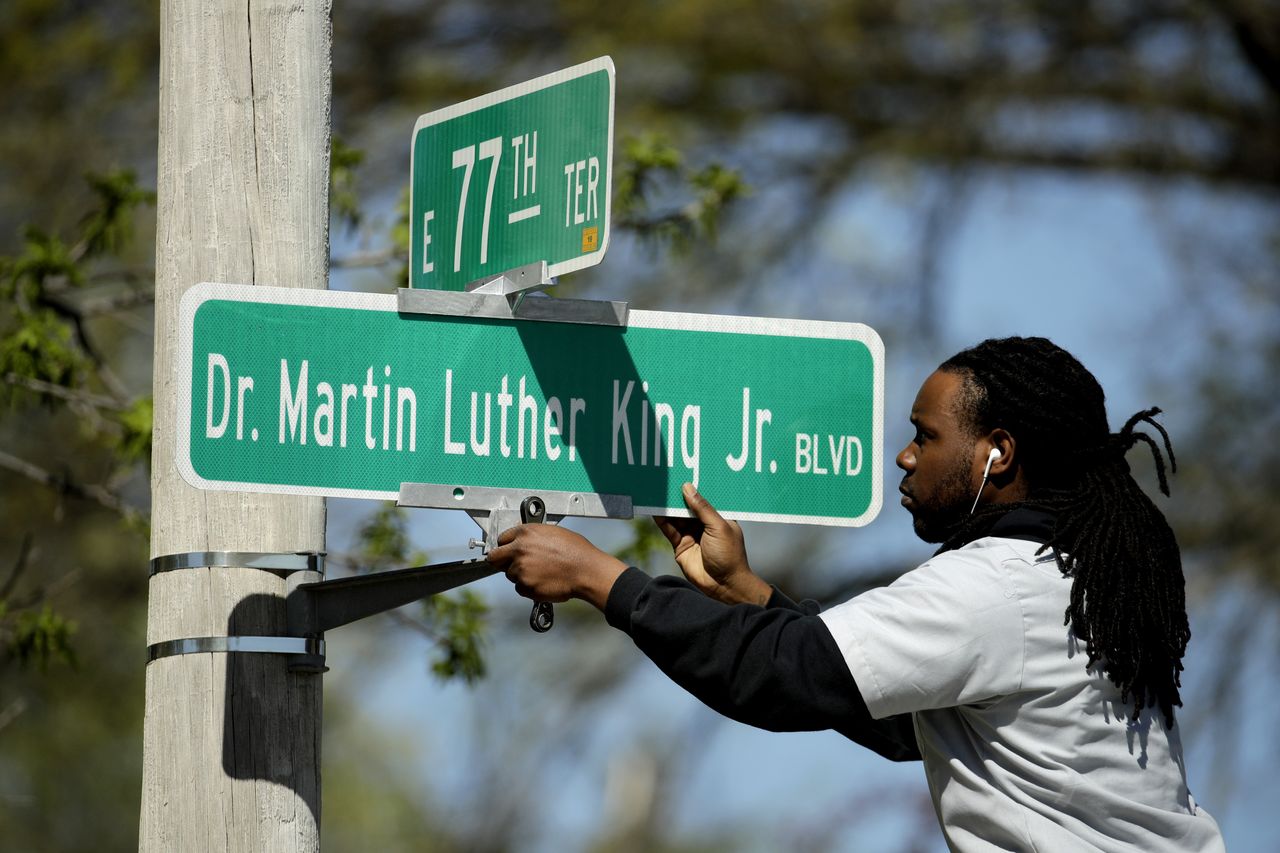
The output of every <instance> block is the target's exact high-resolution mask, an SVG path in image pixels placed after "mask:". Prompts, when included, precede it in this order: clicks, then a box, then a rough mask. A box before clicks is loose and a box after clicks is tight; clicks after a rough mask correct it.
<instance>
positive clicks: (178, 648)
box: [147, 637, 324, 663]
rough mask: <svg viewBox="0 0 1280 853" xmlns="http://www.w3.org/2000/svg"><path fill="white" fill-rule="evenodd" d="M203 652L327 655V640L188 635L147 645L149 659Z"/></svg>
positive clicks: (148, 660)
mask: <svg viewBox="0 0 1280 853" xmlns="http://www.w3.org/2000/svg"><path fill="white" fill-rule="evenodd" d="M201 652H215V653H231V652H256V653H259V654H271V655H315V656H318V657H324V640H319V639H315V638H310V637H188V638H187V639H183V640H165V641H164V642H162V643H152V644H151V645H149V646H147V663H151V662H152V661H153V660H159V659H160V658H167V657H172V656H174V655H192V654H199V653H201Z"/></svg>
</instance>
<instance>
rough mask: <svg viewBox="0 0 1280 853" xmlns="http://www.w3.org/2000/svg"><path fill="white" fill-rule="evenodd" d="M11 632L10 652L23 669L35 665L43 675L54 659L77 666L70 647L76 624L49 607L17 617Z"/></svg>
mask: <svg viewBox="0 0 1280 853" xmlns="http://www.w3.org/2000/svg"><path fill="white" fill-rule="evenodd" d="M3 618H4V604H3V602H0V620H3ZM0 624H3V623H2V622H0ZM12 631H13V634H12V636H11V637H10V638H9V642H8V647H9V651H10V653H11V654H13V656H14V657H15V658H17V659H18V662H19V663H20V664H22V665H23V666H29V665H30V664H32V663H35V665H36V666H37V667H39V668H40V671H41V672H43V671H45V670H46V669H48V667H49V663H50V662H51V661H53V660H62V661H64V662H66V663H67V664H69V665H71V666H73V667H74V666H76V665H77V660H76V654H75V649H74V648H73V647H72V644H71V637H72V635H73V634H75V632H76V624H75V623H74V622H69V621H67V620H66V619H64V618H63V617H61V616H59V615H58V614H57V613H55V612H53V610H52V608H50V607H49V605H47V604H46V605H45V606H44V607H43V608H41V609H40V610H39V611H29V612H25V613H20V614H18V617H17V619H16V620H15V623H14V625H13V627H12Z"/></svg>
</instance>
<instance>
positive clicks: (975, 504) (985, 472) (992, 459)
mask: <svg viewBox="0 0 1280 853" xmlns="http://www.w3.org/2000/svg"><path fill="white" fill-rule="evenodd" d="M995 461H996V454H994V453H992V454H991V455H990V456H988V457H987V466H986V467H985V468H983V469H982V484H981V485H980V486H978V493H977V494H976V495H974V496H973V506H972V507H970V508H969V515H973V513H974V511H975V510H977V508H978V501H979V500H981V499H982V490H983V489H985V488H986V487H987V478H988V477H989V476H991V463H992V462H995Z"/></svg>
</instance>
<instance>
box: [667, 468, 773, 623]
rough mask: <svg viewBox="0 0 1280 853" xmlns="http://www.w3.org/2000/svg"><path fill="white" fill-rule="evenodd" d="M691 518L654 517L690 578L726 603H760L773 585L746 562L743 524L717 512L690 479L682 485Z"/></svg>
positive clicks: (700, 588)
mask: <svg viewBox="0 0 1280 853" xmlns="http://www.w3.org/2000/svg"><path fill="white" fill-rule="evenodd" d="M681 493H682V495H683V497H684V502H685V506H687V507H688V508H689V512H690V513H692V515H693V517H692V518H665V517H656V518H654V521H655V522H656V523H657V525H658V529H659V530H661V531H662V533H663V535H664V536H666V537H667V541H668V542H670V543H671V547H672V550H674V551H675V558H676V563H677V564H678V565H679V566H680V570H681V571H682V572H684V576H685V577H686V578H688V580H689V582H690V583H692V584H693V585H694V586H696V587H697V588H698V589H699V590H701V591H702V592H703V593H705V594H706V595H709V596H711V597H712V598H715V599H719V600H720V601H723V602H725V603H727V604H741V603H744V602H749V603H752V604H763V603H764V602H766V601H768V600H769V596H770V594H772V592H773V590H772V588H771V587H770V586H769V585H768V584H767V583H765V582H764V581H763V580H761V579H760V578H759V577H758V576H756V575H755V574H754V573H753V572H752V571H751V567H750V565H749V564H748V563H747V548H746V543H745V541H744V539H743V536H742V527H741V525H739V524H738V523H737V522H736V521H729V520H728V519H726V518H724V516H722V515H720V513H719V512H717V511H716V509H715V507H713V506H712V505H711V504H710V503H708V502H707V499H706V498H704V497H703V496H702V495H701V494H699V493H698V490H697V489H695V488H694V487H693V484H691V483H685V484H684V486H683V487H682V488H681Z"/></svg>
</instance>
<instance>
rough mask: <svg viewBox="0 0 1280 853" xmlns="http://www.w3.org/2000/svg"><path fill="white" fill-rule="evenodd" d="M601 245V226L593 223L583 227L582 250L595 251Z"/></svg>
mask: <svg viewBox="0 0 1280 853" xmlns="http://www.w3.org/2000/svg"><path fill="white" fill-rule="evenodd" d="M599 247H600V228H599V226H596V225H592V226H591V227H590V228H583V229H582V251H584V252H594V251H595V250H596V249H598V248H599Z"/></svg>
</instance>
